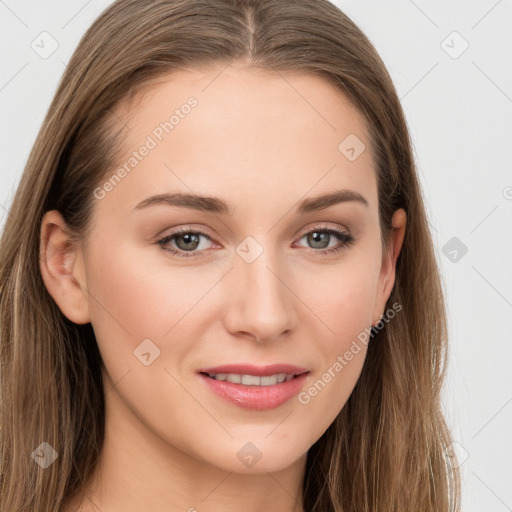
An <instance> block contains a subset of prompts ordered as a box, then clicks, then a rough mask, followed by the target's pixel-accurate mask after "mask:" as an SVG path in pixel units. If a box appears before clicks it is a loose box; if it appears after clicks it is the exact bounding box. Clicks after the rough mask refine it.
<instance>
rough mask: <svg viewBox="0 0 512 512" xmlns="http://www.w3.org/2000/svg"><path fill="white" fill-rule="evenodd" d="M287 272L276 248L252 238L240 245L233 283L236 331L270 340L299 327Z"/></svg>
mask: <svg viewBox="0 0 512 512" xmlns="http://www.w3.org/2000/svg"><path fill="white" fill-rule="evenodd" d="M267 240H268V237H267ZM286 274H287V273H286V271H285V270H284V265H283V261H282V259H281V258H279V256H278V254H277V253H276V251H274V250H272V249H271V248H269V247H263V244H262V243H258V242H257V241H256V240H255V239H251V237H248V238H247V239H246V240H244V241H243V242H242V243H241V244H239V246H238V247H237V256H236V260H235V264H234V269H233V272H231V283H230V287H233V288H232V294H231V293H230V296H231V299H230V300H229V304H230V306H229V307H230V311H229V314H228V317H229V318H230V319H231V320H230V325H229V329H230V330H231V331H232V332H233V334H235V333H236V332H242V331H243V332H245V333H250V334H252V335H253V336H255V337H257V338H258V339H259V340H260V341H269V340H271V339H273V338H275V337H278V336H280V335H281V334H282V333H284V332H285V331H288V330H290V329H293V328H294V327H295V322H296V314H295V307H294V299H293V297H294V294H293V293H292V291H291V290H290V289H289V288H288V287H287V286H286V281H287V279H286Z"/></svg>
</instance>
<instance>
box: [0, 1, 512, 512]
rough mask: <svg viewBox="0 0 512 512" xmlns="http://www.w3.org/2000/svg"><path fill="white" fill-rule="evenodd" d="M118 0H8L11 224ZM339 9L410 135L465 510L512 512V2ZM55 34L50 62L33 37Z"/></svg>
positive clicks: (0, 192)
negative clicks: (52, 110)
mask: <svg viewBox="0 0 512 512" xmlns="http://www.w3.org/2000/svg"><path fill="white" fill-rule="evenodd" d="M110 3H111V2H110V1H108V0H89V1H77V0H74V1H64V0H61V1H57V0H46V1H45V2H36V1H35V0H31V1H29V0H20V1H18V0H0V42H1V48H2V52H1V67H0V69H1V74H0V109H1V110H0V111H1V123H0V130H1V132H0V142H1V171H0V227H3V225H4V221H5V215H6V211H7V209H8V208H9V204H10V202H11V198H12V195H13V192H14V190H15V188H16V185H17V183H18V180H19V178H20V176H21V173H22V171H23V167H24V165H25V162H26V159H27V157H28V153H29V151H30V148H31V146H32V144H33V142H34V139H35V137H36V134H37V132H38V130H39V127H40V125H41V122H42V120H43V117H44V115H45V113H46V110H47V108H48V106H49V104H50V101H51V99H52V96H53V94H54V92H55V89H56V86H57V83H58V81H59V79H60V77H61V75H62V73H63V71H64V68H65V65H66V63H67V62H68V60H69V58H70V56H71V54H72V52H73V50H74V49H75V47H76V45H77V44H78V41H79V39H80V37H81V36H82V35H83V33H84V32H85V30H86V28H87V27H89V25H90V24H91V23H92V21H93V19H94V18H95V17H96V16H97V15H98V14H99V13H100V12H101V11H102V10H103V9H104V8H105V7H107V6H108V5H109V4H110ZM335 3H336V5H338V6H339V7H340V8H341V9H342V10H344V11H345V12H346V13H347V14H348V15H349V16H350V17H351V18H352V19H353V20H354V21H355V22H356V23H357V24H358V25H359V27H360V28H361V29H362V30H363V31H364V32H365V33H366V35H367V36H368V37H369V39H370V40H371V41H372V43H373V44H374V45H375V46H376V48H377V50H378V51H379V53H380V55H381V56H382V58H383V60H384V62H385V63H386V65H387V67H388V69H389V71H390V73H391V76H392V78H393V80H394V82H395V85H396V88H397V90H398V93H399V96H400V98H401V101H402V105H403V108H404V110H405V112H406V116H407V121H408V125H409V128H410V130H411V134H412V139H413V144H414V152H415V156H416V160H417V164H418V169H419V173H420V178H421V181H422V184H423V189H424V193H425V197H426V200H427V204H428V214H429V217H430V223H431V226H432V230H433V235H434V239H435V243H436V249H437V253H438V259H439V264H440V266H441V270H442V273H443V279H444V284H445V289H446V298H447V306H448V313H449V324H450V338H451V351H450V364H449V371H448V378H447V383H446V387H445V393H444V405H445V410H446V414H447V417H448V421H449V423H450V425H451V428H452V431H453V435H454V437H455V439H456V440H457V444H456V450H457V452H458V453H459V456H460V457H461V461H462V464H461V469H462V473H463V479H464V480H463V500H464V501H463V503H464V507H463V509H464V510H465V511H467V512H473V511H480V510H485V511H486V512H503V511H506V510H512V465H511V463H510V460H511V459H512V429H511V426H512V372H510V364H511V362H512V335H511V332H512V265H511V261H512V258H511V255H512V165H511V163H512V155H511V153H510V145H511V142H512V30H511V28H512V24H511V22H512V1H511V0H500V1H496V0H485V1H484V0H482V1H476V0H473V1H462V0H459V1H452V2H446V1H444V2H443V1H441V0H434V1H431V2H427V1H426V0H423V1H420V0H417V1H413V0H392V1H388V2H385V3H384V2H378V1H377V0H372V1H361V0H359V1H356V0H338V1H336V2H335ZM45 31H46V32H48V33H49V34H50V36H47V35H43V36H40V34H41V33H42V32H45ZM453 32H456V33H457V34H454V33H453ZM42 38H45V39H42ZM52 38H53V39H54V40H55V41H56V42H57V44H58V48H57V49H56V50H55V51H54V52H53V53H52V54H51V55H50V56H48V57H47V58H42V57H41V56H40V55H39V54H38V53H36V51H35V50H34V49H33V48H32V45H33V46H36V45H39V48H40V49H39V50H38V51H39V52H43V51H49V50H51V49H52V46H51V45H52V44H55V43H53V41H52ZM466 45H468V47H467V49H466V50H465V51H463V50H464V49H465V47H466ZM43 46H44V47H43ZM36 47H37V46H36ZM44 56H45V57H46V55H44ZM464 248H467V252H466V253H465V254H463V253H464V250H465V249H464ZM454 251H455V252H454ZM425 307H428V305H425Z"/></svg>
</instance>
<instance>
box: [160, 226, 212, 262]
mask: <svg viewBox="0 0 512 512" xmlns="http://www.w3.org/2000/svg"><path fill="white" fill-rule="evenodd" d="M201 238H206V239H208V240H210V241H211V238H210V237H209V236H208V235H207V234H206V233H203V232H202V231H197V230H191V229H187V228H181V229H178V230H177V231H174V232H173V233H171V234H169V235H166V236H165V237H164V238H161V239H160V240H158V241H157V244H158V245H159V246H160V247H162V249H164V250H165V251H169V252H170V253H171V254H175V255H176V256H179V257H182V258H188V257H190V256H196V255H197V253H200V252H202V251H201V250H199V251H196V249H198V248H199V246H200V245H201ZM170 242H174V243H175V244H176V247H177V249H178V250H176V249H174V248H173V247H172V246H170V245H169V243H170ZM201 249H202V250H204V249H205V248H204V247H201ZM187 253H189V254H187Z"/></svg>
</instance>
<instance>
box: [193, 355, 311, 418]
mask: <svg viewBox="0 0 512 512" xmlns="http://www.w3.org/2000/svg"><path fill="white" fill-rule="evenodd" d="M201 372H203V373H201V374H200V377H201V379H203V381H204V382H205V384H206V385H207V386H208V387H209V388H210V389H211V390H212V391H213V392H214V393H215V394H217V395H218V396H220V397H222V398H224V399H225V400H227V401H228V402H231V403H233V404H235V405H237V406H239V407H243V408H245V409H253V410H257V411H264V410H269V409H275V408H276V407H279V406H280V405H283V404H284V403H285V402H287V401H288V400H290V399H291V398H293V397H294V396H295V395H297V394H298V393H299V391H300V390H301V389H302V387H303V386H304V381H305V379H306V378H307V376H308V375H309V372H308V371H307V370H306V369H303V368H298V367H297V366H292V365H284V364H276V365H270V366H265V367H257V366H253V365H224V366H217V367H215V368H207V369H204V370H201ZM204 373H211V374H213V373H238V374H244V375H257V376H268V375H273V374H275V373H286V374H290V375H291V374H293V375H296V376H295V377H294V378H293V379H292V380H290V381H288V382H280V383H277V384H275V385H273V386H246V385H244V384H235V383H233V382H227V381H221V380H215V379H212V378H211V377H209V376H208V375H205V374H204Z"/></svg>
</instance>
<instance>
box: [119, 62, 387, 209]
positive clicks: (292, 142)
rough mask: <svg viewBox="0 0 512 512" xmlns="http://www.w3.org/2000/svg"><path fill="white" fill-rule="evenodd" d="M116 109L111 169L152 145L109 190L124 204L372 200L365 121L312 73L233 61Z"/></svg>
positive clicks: (177, 75) (179, 74)
mask: <svg viewBox="0 0 512 512" xmlns="http://www.w3.org/2000/svg"><path fill="white" fill-rule="evenodd" d="M191 105H193V106H191ZM116 110H117V111H116V115H117V116H119V118H120V119H121V120H122V121H123V122H125V123H126V125H127V129H126V130H124V139H123V151H122V152H121V158H120V160H119V161H118V162H117V163H118V165H119V166H121V165H124V164H126V163H127V162H128V160H129V158H130V155H132V156H133V153H134V152H137V151H138V149H140V148H141V147H142V146H144V145H146V146H151V150H150V151H145V153H146V155H145V156H144V157H143V158H141V159H140V160H138V161H137V162H136V165H134V166H133V170H130V173H129V176H128V177H127V178H126V179H124V180H123V183H122V186H123V187H116V194H117V195H120V194H119V193H118V192H119V190H121V188H123V189H124V202H125V203H126V205H131V206H133V205H134V204H136V203H137V202H139V201H140V199H141V195H143V194H150V193H153V194H154V193H162V192H169V191H173V190H179V191H184V192H188V193H190V192H193V193H197V194H201V195H206V194H208V195H217V196H222V197H225V198H226V200H227V201H229V202H230V203H232V204H236V203H237V202H238V201H237V198H239V199H240V198H243V199H244V200H245V201H251V200H252V201H254V202H255V203H259V204H262V201H263V202H265V203H267V202H271V201H272V200H273V199H276V200H279V201H281V202H285V200H286V199H287V198H288V197H290V198H294V199H295V201H294V202H296V201H297V200H299V199H300V198H302V197H304V196H305V195H307V193H308V191H311V193H312V194H317V193H321V192H325V191H329V190H331V189H339V188H350V189H354V190H357V191H358V192H360V193H361V194H362V195H364V196H365V197H366V198H367V199H368V201H369V203H375V202H376V198H377V197H376V181H375V176H374V168H373V161H372V158H371V154H370V150H369V149H370V147H369V144H370V141H369V138H368V134H367V128H366V123H365V119H364V117H363V116H362V115H361V114H360V112H359V111H358V110H357V109H356V108H355V107H354V106H353V105H352V104H351V103H350V102H349V101H348V99H347V98H346V97H345V96H344V95H343V94H342V93H341V92H340V91H339V90H338V89H336V88H335V87H334V86H333V85H331V84H330V83H329V82H328V81H327V80H325V79H323V78H321V77H319V76H316V75H312V74H307V73H300V72H270V71H264V70H260V69H254V68H250V67H247V66H243V65H236V64H230V65H222V66H218V67H210V68H202V69H187V70H180V71H175V72H172V73H169V74H168V75H164V76H161V77H158V79H156V80H154V81H152V82H151V83H150V84H147V85H146V86H145V87H144V89H143V90H142V91H141V93H140V94H138V95H136V96H135V97H134V98H132V99H131V100H129V101H124V102H122V103H121V104H120V105H119V106H118V108H117V109H116ZM132 163H135V162H132ZM117 189H119V190H117ZM285 190H286V196H284V195H283V192H284V191H285ZM112 195H115V194H112Z"/></svg>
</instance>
